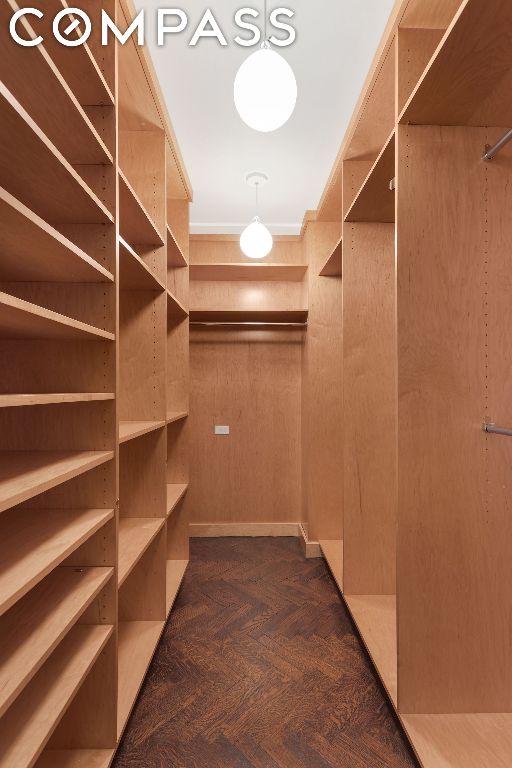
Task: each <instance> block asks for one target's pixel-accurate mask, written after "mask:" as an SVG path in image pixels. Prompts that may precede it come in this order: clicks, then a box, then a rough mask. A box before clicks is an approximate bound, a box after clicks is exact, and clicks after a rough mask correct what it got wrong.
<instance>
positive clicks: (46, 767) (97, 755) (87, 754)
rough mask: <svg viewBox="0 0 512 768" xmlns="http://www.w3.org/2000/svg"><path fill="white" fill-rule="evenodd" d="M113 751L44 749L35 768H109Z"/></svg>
mask: <svg viewBox="0 0 512 768" xmlns="http://www.w3.org/2000/svg"><path fill="white" fill-rule="evenodd" d="M114 754H115V750H113V749H46V750H45V751H44V752H43V754H42V755H41V757H40V758H39V760H38V761H37V763H36V764H35V768H110V764H111V762H112V758H113V757H114Z"/></svg>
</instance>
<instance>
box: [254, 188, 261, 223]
mask: <svg viewBox="0 0 512 768" xmlns="http://www.w3.org/2000/svg"><path fill="white" fill-rule="evenodd" d="M254 188H255V190H256V216H259V215H260V196H259V191H260V185H259V183H258V182H256V184H255V187H254Z"/></svg>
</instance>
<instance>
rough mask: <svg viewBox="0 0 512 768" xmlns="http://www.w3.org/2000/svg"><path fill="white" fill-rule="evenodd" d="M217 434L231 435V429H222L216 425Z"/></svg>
mask: <svg viewBox="0 0 512 768" xmlns="http://www.w3.org/2000/svg"><path fill="white" fill-rule="evenodd" d="M215 434H216V435H229V427H222V426H219V425H218V424H216V425H215Z"/></svg>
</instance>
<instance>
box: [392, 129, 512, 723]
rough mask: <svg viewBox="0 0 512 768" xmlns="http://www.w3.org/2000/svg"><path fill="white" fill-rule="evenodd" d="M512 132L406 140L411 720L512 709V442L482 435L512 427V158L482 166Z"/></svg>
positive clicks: (402, 611) (402, 530) (402, 637)
mask: <svg viewBox="0 0 512 768" xmlns="http://www.w3.org/2000/svg"><path fill="white" fill-rule="evenodd" d="M502 132H503V130H502V129H501V130H500V129H493V130H492V131H491V130H485V129H471V128H437V127H401V128H400V130H399V145H400V153H399V154H400V161H399V185H398V189H399V199H398V217H399V230H398V351H399V368H398V396H399V404H398V423H399V431H398V461H399V467H400V473H399V493H398V499H399V526H398V531H399V540H398V612H399V648H400V656H399V704H400V709H401V711H402V712H404V713H408V714H409V713H429V714H435V713H450V712H452V713H455V712H489V711H494V712H507V711H511V707H512V653H511V648H510V622H509V605H510V589H509V587H510V583H511V580H512V557H511V550H510V542H511V541H512V517H511V515H510V499H511V497H512V485H511V476H510V465H511V462H512V443H511V442H510V441H508V440H507V438H499V437H497V436H493V435H485V434H484V433H483V432H482V427H481V425H482V422H483V421H484V420H485V419H490V420H492V421H494V420H500V421H501V419H503V420H504V421H505V422H506V424H507V425H508V426H510V423H512V410H511V406H510V374H511V363H512V360H511V355H510V344H509V337H510V328H511V325H512V315H511V305H510V300H509V296H510V293H509V289H508V288H507V285H509V273H510V252H511V248H512V228H511V225H510V217H509V213H508V212H509V210H510V205H511V204H512V192H511V189H510V184H509V183H508V181H509V178H510V172H511V169H512V153H511V151H510V148H508V149H507V150H506V151H505V152H504V153H503V154H501V155H500V157H499V159H498V160H497V162H496V165H490V164H484V163H482V162H481V160H480V156H481V147H482V145H484V144H485V143H486V142H489V143H492V142H493V141H495V140H496V139H497V138H498V136H499V135H500V134H501V133H502ZM418 176H420V177H421V179H422V184H421V187H418V183H417V179H418ZM455 187H456V188H457V189H458V190H464V195H462V194H454V189H455ZM419 195H421V197H420V198H419V199H418V196H419ZM413 198H415V199H414V202H413ZM400 222H401V223H400ZM455 232H456V233H457V236H456V237H454V233H455Z"/></svg>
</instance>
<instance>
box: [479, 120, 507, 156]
mask: <svg viewBox="0 0 512 768" xmlns="http://www.w3.org/2000/svg"><path fill="white" fill-rule="evenodd" d="M509 141H512V128H511V129H510V131H507V132H506V134H505V135H504V136H502V138H501V139H500V140H499V141H497V142H496V144H495V145H494V146H493V147H490V146H489V145H488V144H487V145H486V147H485V155H484V156H483V158H482V160H492V159H493V158H494V157H496V155H497V154H498V152H500V151H501V150H502V149H503V147H506V146H507V144H508V143H509Z"/></svg>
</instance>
